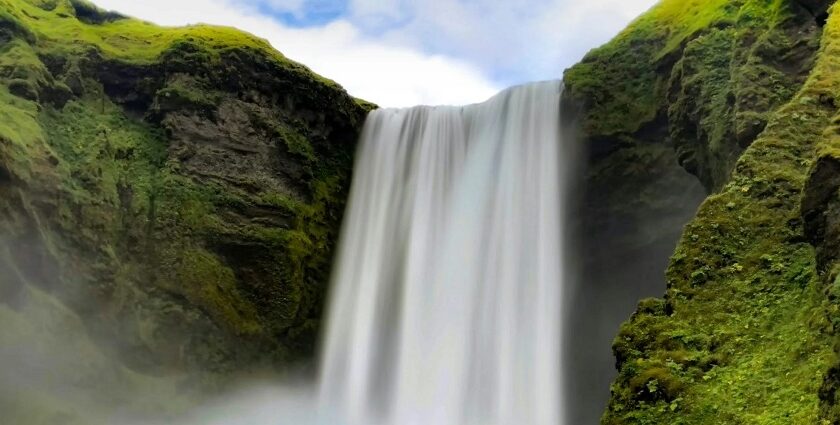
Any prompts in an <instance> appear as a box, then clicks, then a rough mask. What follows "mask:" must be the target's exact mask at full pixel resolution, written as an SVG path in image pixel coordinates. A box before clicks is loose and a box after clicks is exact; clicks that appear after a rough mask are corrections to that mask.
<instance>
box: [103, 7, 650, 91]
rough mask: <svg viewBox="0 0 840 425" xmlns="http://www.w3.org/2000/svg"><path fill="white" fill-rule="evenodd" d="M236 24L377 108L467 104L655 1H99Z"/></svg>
mask: <svg viewBox="0 0 840 425" xmlns="http://www.w3.org/2000/svg"><path fill="white" fill-rule="evenodd" d="M94 1H95V3H97V4H99V5H100V6H101V7H103V8H106V9H111V10H116V11H119V12H122V13H124V14H127V15H131V16H135V17H138V18H141V19H144V20H147V21H151V22H155V23H158V24H161V25H185V24H191V23H210V24H217V25H228V26H235V27H238V28H241V29H244V30H246V31H248V32H251V33H253V34H255V35H258V36H260V37H263V38H266V39H268V40H269V41H270V42H271V43H272V44H273V45H274V47H276V48H277V49H278V50H280V51H281V52H283V53H284V54H285V55H286V56H288V57H290V58H292V59H294V60H297V61H299V62H302V63H304V64H306V65H308V66H309V67H310V68H312V69H313V70H315V71H316V72H318V73H319V74H321V75H324V76H326V77H328V78H331V79H333V80H335V81H337V82H339V83H340V84H341V85H343V86H344V87H345V88H346V89H347V90H348V91H349V92H350V93H351V94H353V95H355V96H357V97H361V98H363V99H366V100H370V101H372V102H375V103H378V104H379V105H381V106H410V105H416V104H465V103H473V102H480V101H482V100H485V99H486V98H488V97H489V96H491V95H492V94H493V93H495V92H497V91H498V90H500V89H502V88H504V87H507V86H510V85H514V84H519V83H523V82H527V81H537V80H547V79H556V78H559V77H560V76H561V75H562V72H563V69H565V68H566V67H568V66H569V65H572V64H573V63H575V62H576V61H578V60H579V59H580V58H581V57H582V56H583V54H584V53H586V51H588V50H589V49H591V48H593V47H595V46H597V45H599V44H601V43H603V42H605V41H607V40H609V39H610V38H611V37H612V36H613V35H614V34H616V33H617V32H618V31H620V30H621V28H623V27H624V26H625V25H626V24H627V23H628V22H630V21H631V20H632V19H633V18H635V17H636V16H638V15H639V14H641V13H642V12H644V11H645V10H647V9H648V8H650V7H651V6H652V5H653V4H654V3H656V0H586V1H581V0H94Z"/></svg>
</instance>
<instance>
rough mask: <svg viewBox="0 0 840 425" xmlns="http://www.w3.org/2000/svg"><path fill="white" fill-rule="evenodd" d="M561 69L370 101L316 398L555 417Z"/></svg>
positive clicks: (494, 419) (563, 172)
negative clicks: (409, 100)
mask: <svg viewBox="0 0 840 425" xmlns="http://www.w3.org/2000/svg"><path fill="white" fill-rule="evenodd" d="M561 91H562V86H561V83H560V82H542V83H535V84H530V85H526V86H521V87H515V88H512V89H508V90H506V91H504V92H502V93H500V94H499V95H497V96H496V97H494V98H492V99H490V100H489V101H487V102H485V103H481V104H476V105H470V106H465V107H425V106H421V107H415V108H409V109H384V110H377V111H374V112H373V113H371V115H370V116H369V118H368V120H367V123H366V124H365V128H364V130H363V133H362V137H361V141H360V147H359V152H358V155H357V158H358V159H357V163H356V168H355V170H354V181H353V187H352V190H351V194H350V199H349V204H348V210H347V214H346V217H345V223H344V230H343V235H342V239H341V242H340V248H339V253H338V256H337V261H336V265H335V268H334V280H333V282H332V295H331V300H330V304H329V313H328V321H327V328H326V330H325V336H324V351H323V357H322V364H321V375H320V380H319V383H318V392H319V394H318V397H319V403H320V405H321V409H319V410H321V411H324V412H330V413H331V414H332V415H334V418H337V419H340V422H341V423H346V424H350V425H372V424H384V425H474V424H475V425H521V424H528V425H557V424H560V423H562V416H563V411H564V409H563V404H562V401H563V394H562V391H563V386H562V382H563V376H561V375H562V371H561V364H562V355H563V354H562V350H561V339H562V326H561V321H562V319H561V318H562V315H563V312H562V306H563V302H562V301H563V300H562V298H563V288H564V280H566V279H567V276H566V274H565V273H564V270H565V267H564V245H565V243H564V241H565V235H566V233H567V232H566V229H565V227H564V225H565V223H566V220H565V218H564V215H565V209H564V204H565V202H566V196H567V193H568V189H569V188H568V183H567V182H568V180H569V179H568V176H567V170H568V168H569V167H568V164H567V162H568V160H569V156H568V155H564V154H563V152H564V147H565V146H569V148H571V146H572V145H573V143H571V142H570V141H569V143H566V142H567V141H564V140H562V139H563V131H561V130H562V128H561V125H562V124H561V119H560V116H561V111H560V95H561Z"/></svg>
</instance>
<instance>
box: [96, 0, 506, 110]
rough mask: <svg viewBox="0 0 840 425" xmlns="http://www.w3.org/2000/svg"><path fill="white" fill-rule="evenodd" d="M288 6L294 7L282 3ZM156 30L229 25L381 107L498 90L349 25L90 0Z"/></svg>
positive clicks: (460, 67)
mask: <svg viewBox="0 0 840 425" xmlns="http://www.w3.org/2000/svg"><path fill="white" fill-rule="evenodd" d="M284 1H286V2H287V3H288V4H291V1H292V0H284ZM96 3H97V4H99V5H100V6H101V7H103V8H106V9H112V10H117V11H120V12H122V13H124V14H127V15H131V16H135V17H138V18H141V19H144V20H148V21H151V22H155V23H158V24H161V25H186V24H192V23H208V24H216V25H227V26H234V27H237V28H240V29H243V30H246V31H248V32H250V33H253V34H255V35H257V36H260V37H263V38H266V39H267V40H269V41H270V42H271V43H272V45H273V46H274V47H275V48H277V49H278V50H280V51H281V52H283V53H284V54H285V55H286V56H288V57H289V58H292V59H294V60H297V61H299V62H301V63H303V64H305V65H307V66H309V67H310V68H312V69H313V70H314V71H315V72H317V73H319V74H321V75H323V76H325V77H328V78H331V79H334V80H335V81H337V82H338V83H340V84H341V85H343V86H344V87H345V88H346V89H347V91H348V92H350V93H351V94H353V95H354V96H357V97H360V98H362V99H365V100H369V101H371V102H375V103H377V104H379V105H381V106H411V105H416V104H465V103H472V102H478V101H482V100H484V99H486V98H488V97H490V96H492V95H493V94H494V93H495V92H497V91H498V90H499V89H500V88H501V87H499V86H498V85H496V84H495V83H493V82H491V81H490V80H489V79H487V78H486V77H484V76H483V75H482V73H481V72H480V71H479V70H478V68H477V67H475V66H473V65H470V64H468V63H467V62H463V61H458V60H455V59H452V58H448V57H444V56H441V55H429V54H423V53H420V52H418V51H416V50H414V49H411V48H410V47H408V46H404V45H403V46H395V45H388V44H385V43H380V42H377V41H376V40H374V39H372V38H369V37H366V36H364V35H363V34H361V33H360V31H359V30H358V29H357V28H356V27H355V26H353V25H351V24H350V23H348V22H347V21H343V20H339V21H335V22H333V23H331V24H329V25H327V26H324V27H318V28H305V29H299V28H290V27H286V26H284V25H281V24H280V23H278V22H277V21H276V20H274V19H271V18H269V17H266V16H262V15H260V14H259V13H257V11H256V10H255V9H251V10H249V9H248V8H243V7H241V5H239V7H235V6H234V5H233V4H232V3H228V2H226V1H224V0H143V1H139V2H138V1H136V0H96Z"/></svg>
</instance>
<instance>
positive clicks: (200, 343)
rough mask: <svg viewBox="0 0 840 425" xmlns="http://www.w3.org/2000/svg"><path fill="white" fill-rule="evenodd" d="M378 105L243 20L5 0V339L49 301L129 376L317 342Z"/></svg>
mask: <svg viewBox="0 0 840 425" xmlns="http://www.w3.org/2000/svg"><path fill="white" fill-rule="evenodd" d="M370 108H371V105H369V104H366V103H365V102H361V101H358V100H356V99H353V98H352V97H350V96H349V95H347V93H346V92H345V91H344V90H343V89H342V88H341V87H340V86H338V85H337V84H336V83H334V82H332V81H329V80H326V79H324V78H321V77H319V76H318V75H315V74H314V73H312V72H311V71H310V70H308V69H307V68H306V67H304V66H302V65H299V64H297V63H294V62H292V61H290V60H288V59H287V58H285V57H284V56H283V55H281V54H280V53H278V52H276V51H275V50H274V49H273V48H272V47H271V46H270V45H269V44H268V43H267V42H266V41H264V40H261V39H258V38H255V37H253V36H251V35H249V34H246V33H242V32H240V31H237V30H234V29H229V28H217V27H211V26H205V25H196V26H190V27H186V28H160V27H156V26H154V25H151V24H148V23H145V22H141V21H137V20H134V19H129V18H126V17H124V16H120V15H118V14H115V13H111V12H104V11H102V10H99V9H97V8H96V7H95V6H93V5H91V4H89V3H86V2H84V1H82V0H0V117H2V118H0V314H2V316H3V319H2V320H3V324H4V326H3V327H4V328H6V329H5V330H4V332H3V333H2V339H1V340H0V345H2V346H4V347H6V348H7V349H6V350H0V351H2V352H0V355H20V356H24V357H25V356H27V355H29V354H31V353H23V352H17V351H15V352H12V351H14V350H12V349H11V348H10V347H19V350H18V348H15V350H18V351H25V350H24V348H23V347H25V346H26V344H25V343H24V340H22V339H21V336H20V335H26V333H25V332H24V331H22V330H20V329H23V328H24V327H26V326H29V327H32V326H34V325H33V321H34V319H33V317H34V316H39V317H43V318H45V319H44V322H45V323H52V324H53V325H45V326H46V327H47V328H49V327H50V326H55V328H49V329H30V330H29V331H26V332H30V334H29V335H30V337H27V338H29V339H32V338H37V336H36V335H40V334H51V335H52V336H51V337H50V338H54V337H55V334H56V333H59V334H60V333H62V332H64V330H65V328H66V329H67V332H70V331H69V329H71V328H72V329H74V331H73V332H75V331H76V330H78V331H79V334H80V335H86V336H85V337H84V338H82V337H79V338H78V340H82V339H85V341H86V338H88V335H89V337H90V341H89V342H90V343H89V344H88V343H87V342H85V343H84V344H85V345H84V347H85V348H84V350H92V351H95V352H96V353H94V354H91V355H90V358H89V359H87V360H84V359H80V361H81V362H83V363H93V362H95V361H98V360H94V359H100V358H108V359H118V366H114V367H118V368H120V370H124V371H125V373H128V374H140V375H143V376H170V375H174V374H183V373H186V374H198V375H199V376H202V377H203V378H201V379H202V380H204V381H207V382H212V381H213V379H212V376H223V375H226V374H231V373H239V372H244V371H249V370H256V369H258V368H267V369H270V370H279V369H283V368H284V367H285V366H286V365H289V364H293V363H294V362H295V361H296V360H299V359H309V358H311V357H312V353H313V345H314V341H315V337H316V331H317V328H318V321H319V320H320V316H321V311H320V310H321V303H322V299H323V292H324V291H325V284H326V280H327V278H328V273H329V268H330V261H331V255H332V249H333V245H334V241H335V239H336V235H337V231H338V226H339V223H340V219H341V215H342V213H343V207H344V200H345V196H346V195H345V193H346V190H347V187H348V182H349V178H350V168H351V166H352V154H353V151H354V146H355V142H356V138H357V136H358V133H359V130H360V127H361V125H362V123H363V120H364V117H365V115H366V113H367V111H368V110H369V109H370ZM47 318H48V319H47ZM7 323H9V324H11V323H16V324H19V327H17V328H16V327H15V326H17V325H15V326H12V325H9V326H6V324H7ZM70 323H72V324H70ZM61 341H64V340H63V339H61V336H60V335H59V339H57V340H55V341H54V342H53V343H52V344H55V345H54V348H52V349H55V350H60V349H61V348H60V347H63V346H64V344H65V342H66V341H65V342H61ZM79 344H82V343H81V342H79ZM70 346H72V344H71V345H70ZM50 349H51V348H48V347H40V348H39V349H38V350H41V351H44V350H50ZM67 349H68V350H71V348H67ZM39 352H40V351H39ZM67 358H73V355H71V354H70V353H69V352H68V353H67ZM121 373H122V372H121ZM90 384H91V385H93V386H94V387H95V386H96V385H97V384H96V383H95V382H90ZM102 385H105V384H102ZM7 400H8V399H7ZM6 411H7V412H9V411H8V410H6ZM11 414H12V415H13V414H14V412H12V413H11ZM9 417H14V416H9Z"/></svg>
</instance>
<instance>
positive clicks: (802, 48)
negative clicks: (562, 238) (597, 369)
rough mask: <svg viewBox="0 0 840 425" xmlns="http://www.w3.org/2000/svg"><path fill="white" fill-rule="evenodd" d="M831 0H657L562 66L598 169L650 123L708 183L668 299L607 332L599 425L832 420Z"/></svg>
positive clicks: (679, 252)
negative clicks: (612, 369) (607, 371)
mask: <svg viewBox="0 0 840 425" xmlns="http://www.w3.org/2000/svg"><path fill="white" fill-rule="evenodd" d="M830 3H831V2H804V1H781V0H779V1H750V0H745V1H736V0H733V1H720V2H717V1H715V2H689V3H686V2H677V1H663V2H662V3H660V4H659V5H658V6H656V7H655V8H654V9H652V10H651V12H649V13H648V14H647V15H645V16H643V17H642V18H640V19H639V20H638V21H637V22H636V23H634V24H633V25H631V27H630V28H628V29H627V30H626V31H625V32H624V33H622V34H621V35H620V36H619V37H618V38H617V39H616V40H615V41H613V42H612V43H610V44H608V45H607V46H605V47H602V48H600V49H598V50H595V51H593V52H592V53H591V54H590V55H589V56H588V57H587V58H586V59H585V60H584V63H583V64H582V65H580V66H578V67H575V68H573V69H572V70H570V71H569V72H568V73H567V74H566V81H567V84H568V86H569V95H570V96H571V97H572V98H573V99H575V100H577V101H579V102H581V103H582V104H583V105H584V127H585V131H586V134H587V136H588V137H589V143H590V144H591V145H592V146H593V149H598V150H600V151H602V152H607V154H606V155H605V156H603V157H602V158H601V159H599V160H596V161H595V164H596V165H597V164H598V161H605V160H607V161H608V160H609V158H610V157H611V156H614V155H616V154H617V153H619V152H623V151H628V150H629V151H632V150H637V149H640V148H639V146H641V145H640V144H639V143H638V139H639V137H638V135H639V134H650V133H649V132H648V131H649V129H650V128H651V126H652V125H654V124H655V123H659V124H657V125H658V126H659V128H660V130H659V131H657V132H654V133H655V134H660V135H662V136H661V138H660V139H659V140H658V142H656V143H659V144H661V145H663V146H669V147H671V148H672V149H674V151H675V152H677V154H678V156H679V160H680V163H681V164H682V165H683V166H684V167H685V168H686V169H687V170H689V171H690V172H692V173H693V174H695V175H696V176H697V177H698V178H699V179H700V180H701V181H702V182H703V183H704V185H705V186H706V187H707V188H708V189H709V190H712V191H714V192H716V193H715V194H714V195H712V196H711V197H709V198H708V199H707V200H706V201H705V202H704V203H703V205H702V206H701V207H700V209H699V212H698V213H697V216H696V217H695V218H694V219H693V220H692V221H691V222H690V223H689V224H688V226H687V227H686V229H685V231H684V233H683V235H682V238H681V241H680V243H679V245H678V247H677V249H676V252H675V253H674V255H673V257H672V258H671V262H670V265H669V267H668V270H667V273H666V278H667V292H666V295H665V297H664V299H662V300H646V301H643V302H642V303H641V304H640V305H639V307H638V309H637V311H636V313H635V314H634V315H633V317H632V318H631V319H630V321H628V322H627V323H625V324H624V325H623V326H622V329H621V331H620V333H619V335H618V336H617V337H616V339H615V342H614V353H615V356H616V359H617V366H618V369H619V376H618V378H617V379H616V381H615V382H614V384H613V386H612V394H611V399H610V403H609V406H608V409H607V411H606V412H605V414H604V416H603V418H602V423H605V424H654V423H657V424H658V423H662V424H717V423H762V424H771V423H773V424H775V423H778V424H787V423H803V424H804V423H808V424H812V423H838V422H837V421H838V419H837V418H838V417H840V415H838V414H837V413H836V411H837V405H838V401H837V400H840V397H837V396H836V394H837V388H838V387H839V386H838V384H837V382H840V380H838V379H837V375H838V374H837V372H836V371H837V370H838V368H837V367H836V366H835V363H836V360H835V358H836V355H835V354H834V348H833V346H834V345H835V344H834V342H833V341H834V339H835V325H834V323H835V321H836V320H837V319H836V318H837V314H836V311H837V306H836V302H837V300H836V297H835V296H834V292H836V291H835V290H834V289H833V288H834V286H835V285H834V279H835V277H836V273H834V271H833V270H835V269H837V268H836V267H835V261H836V260H835V259H836V258H837V256H838V249H837V248H836V247H837V246H838V245H837V241H836V235H838V234H840V233H838V231H837V230H836V229H835V227H837V226H836V225H835V224H834V223H835V222H836V221H837V218H836V216H837V206H836V205H835V204H836V198H837V188H836V187H835V186H837V185H836V181H840V180H838V178H837V176H836V174H838V173H840V167H838V166H837V163H836V160H835V159H833V154H832V152H833V149H834V148H833V145H834V144H835V141H834V139H836V136H835V135H836V134H837V132H836V130H835V128H836V118H835V115H836V114H837V110H838V105H837V103H836V102H835V101H834V99H835V97H836V96H837V94H838V90H840V85H838V83H839V82H840V80H839V79H837V78H836V69H837V66H838V61H840V54H838V40H840V34H838V32H837V31H838V28H840V15H838V14H837V13H836V11H835V12H834V13H830V14H826V11H829V12H830V11H831V10H830V9H828V8H827V7H828V5H829V4H830ZM834 10H836V9H834ZM688 17H691V18H690V19H689V18H688ZM629 46H634V47H635V49H632V50H631V49H629ZM640 63H643V64H644V65H640ZM646 70H647V71H646ZM646 72H647V73H646ZM631 79H635V80H633V81H634V82H633V83H629V84H623V83H621V81H626V80H631ZM639 85H641V87H640V86H639ZM633 99H637V101H638V102H640V105H641V108H640V109H638V110H632V102H633ZM628 111H630V112H629V113H628ZM663 129H664V130H663ZM605 146H606V147H607V148H606V149H605V148H604V147H605ZM622 155H624V156H627V155H628V154H627V153H624V154H622ZM812 164H813V165H812ZM604 196H606V197H608V198H609V197H610V196H611V197H613V198H619V199H620V198H621V197H624V196H627V195H625V194H621V195H618V194H616V195H604ZM800 201H801V203H800ZM605 202H607V203H609V201H605ZM800 205H801V207H800ZM809 242H810V243H809ZM815 248H816V249H815Z"/></svg>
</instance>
